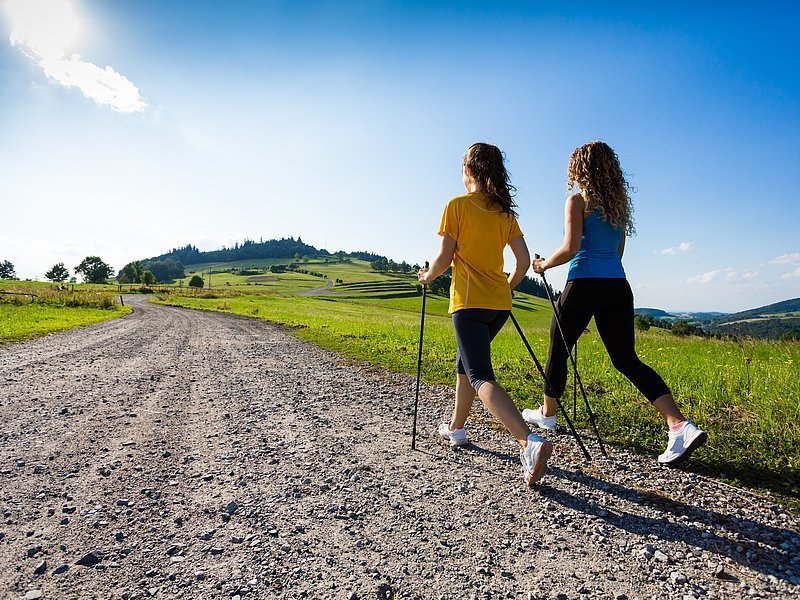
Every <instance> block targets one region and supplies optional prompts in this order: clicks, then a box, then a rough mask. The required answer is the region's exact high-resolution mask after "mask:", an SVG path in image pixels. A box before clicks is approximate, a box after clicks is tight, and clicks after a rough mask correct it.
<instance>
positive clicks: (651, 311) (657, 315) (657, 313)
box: [633, 308, 673, 319]
mask: <svg viewBox="0 0 800 600" xmlns="http://www.w3.org/2000/svg"><path fill="white" fill-rule="evenodd" d="M633 313H634V314H636V315H641V316H643V317H645V316H650V317H653V318H654V319H668V318H672V316H673V315H671V314H670V313H668V312H667V311H665V310H661V309H660V308H637V309H634V311H633Z"/></svg>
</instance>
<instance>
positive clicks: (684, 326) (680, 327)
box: [672, 321, 694, 336]
mask: <svg viewBox="0 0 800 600" xmlns="http://www.w3.org/2000/svg"><path fill="white" fill-rule="evenodd" d="M672 333H674V334H675V335H680V336H684V335H691V334H692V333H694V327H692V326H691V325H689V323H687V322H686V321H678V322H676V323H674V324H673V325H672Z"/></svg>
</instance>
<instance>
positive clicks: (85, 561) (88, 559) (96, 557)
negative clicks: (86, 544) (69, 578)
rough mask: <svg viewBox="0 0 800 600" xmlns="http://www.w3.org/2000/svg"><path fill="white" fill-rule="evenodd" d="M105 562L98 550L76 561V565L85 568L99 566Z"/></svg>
mask: <svg viewBox="0 0 800 600" xmlns="http://www.w3.org/2000/svg"><path fill="white" fill-rule="evenodd" d="M102 560H103V554H102V553H101V552H98V551H97V550H92V551H91V552H89V553H87V554H84V555H83V556H82V557H81V558H79V559H78V560H76V561H75V564H76V565H83V566H84V567H91V566H93V565H96V564H98V563H99V562H100V561H102Z"/></svg>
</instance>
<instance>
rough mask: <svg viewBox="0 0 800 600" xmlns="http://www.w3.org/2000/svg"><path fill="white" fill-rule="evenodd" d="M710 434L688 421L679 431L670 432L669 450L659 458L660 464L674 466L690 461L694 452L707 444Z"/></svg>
mask: <svg viewBox="0 0 800 600" xmlns="http://www.w3.org/2000/svg"><path fill="white" fill-rule="evenodd" d="M707 439H708V434H707V433H706V432H705V431H703V430H702V429H698V428H697V426H696V425H695V424H694V423H692V422H691V421H686V422H685V423H684V424H683V427H681V428H680V429H679V430H678V431H670V432H669V442H668V443H667V449H666V450H664V452H663V454H660V455H659V456H658V462H660V463H662V464H665V465H669V466H674V465H679V464H681V463H682V462H684V461H685V460H686V459H688V458H689V457H690V456H691V455H692V452H694V451H695V450H697V449H698V448H699V447H700V446H702V445H703V444H705V443H706V440H707Z"/></svg>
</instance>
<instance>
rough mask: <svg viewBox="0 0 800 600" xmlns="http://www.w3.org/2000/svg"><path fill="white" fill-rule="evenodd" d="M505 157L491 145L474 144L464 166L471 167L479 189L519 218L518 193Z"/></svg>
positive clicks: (507, 211) (506, 211)
mask: <svg viewBox="0 0 800 600" xmlns="http://www.w3.org/2000/svg"><path fill="white" fill-rule="evenodd" d="M504 160H505V156H504V155H503V153H502V152H501V151H500V148H498V147H497V146H492V145H491V144H483V143H478V144H472V146H470V147H469V150H467V155H466V156H465V157H464V166H465V167H469V170H470V173H472V178H473V179H474V180H475V181H476V183H477V184H478V189H480V191H481V192H483V193H484V194H486V195H487V196H489V200H490V201H491V202H492V203H493V204H496V205H497V206H499V207H500V208H501V209H502V211H503V212H504V213H506V214H509V215H514V216H515V217H516V216H517V213H516V211H515V210H514V207H515V206H516V203H515V202H514V198H513V195H514V193H515V192H516V191H517V188H515V187H514V186H513V185H511V178H510V177H509V175H508V171H507V170H506V166H505V164H504Z"/></svg>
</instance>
